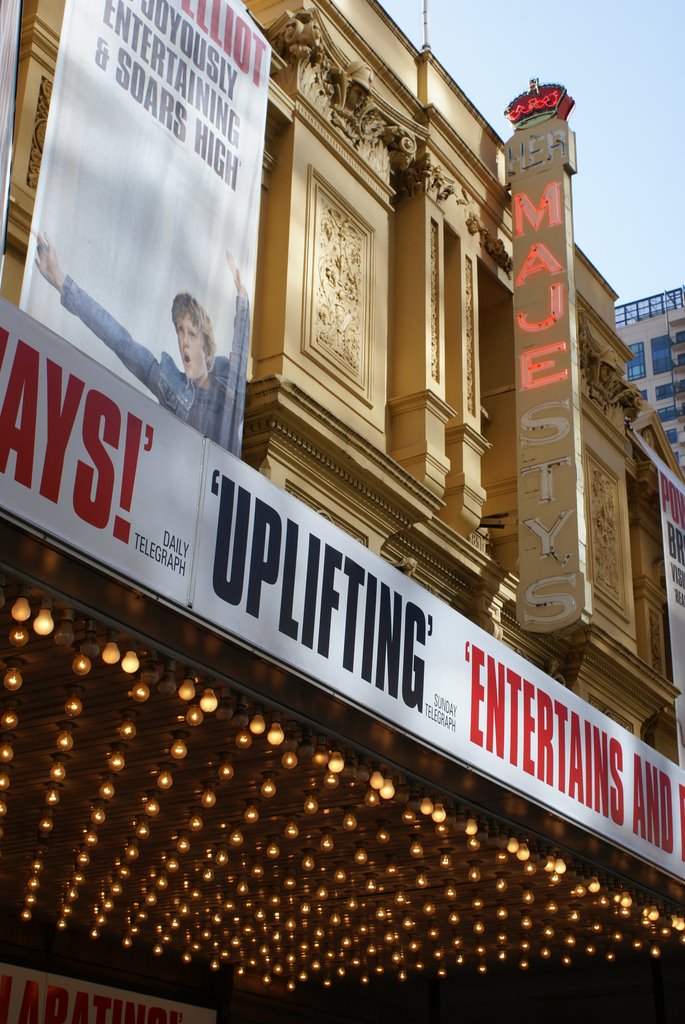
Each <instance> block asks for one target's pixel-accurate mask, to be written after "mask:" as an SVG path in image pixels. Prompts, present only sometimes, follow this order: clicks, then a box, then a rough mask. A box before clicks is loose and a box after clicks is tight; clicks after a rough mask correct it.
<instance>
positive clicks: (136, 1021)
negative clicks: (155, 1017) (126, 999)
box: [124, 1003, 145, 1024]
mask: <svg viewBox="0 0 685 1024" xmlns="http://www.w3.org/2000/svg"><path fill="white" fill-rule="evenodd" d="M124 1024H145V1007H144V1006H143V1004H142V1003H139V1004H138V1005H137V1006H136V1004H135V1003H126V1014H125V1016H124Z"/></svg>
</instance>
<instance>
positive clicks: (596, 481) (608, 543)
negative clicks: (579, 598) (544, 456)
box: [588, 462, 623, 607]
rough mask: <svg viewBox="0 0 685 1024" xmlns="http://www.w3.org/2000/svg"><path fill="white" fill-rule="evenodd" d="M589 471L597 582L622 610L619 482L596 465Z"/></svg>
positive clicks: (594, 577)
mask: <svg viewBox="0 0 685 1024" xmlns="http://www.w3.org/2000/svg"><path fill="white" fill-rule="evenodd" d="M588 470H589V472H588V491H589V497H590V521H591V529H592V555H593V562H594V571H593V579H594V583H595V586H597V587H599V588H600V589H601V590H604V591H605V592H606V593H607V594H609V595H610V596H611V598H612V599H614V600H615V601H616V602H617V603H618V604H619V605H620V606H621V607H623V588H622V586H621V579H620V576H619V566H620V565H621V559H620V550H619V547H620V545H619V533H618V487H617V482H616V480H615V479H614V478H613V477H611V476H609V474H608V473H606V472H605V471H604V470H603V469H601V468H600V467H599V466H598V465H596V464H595V463H593V462H590V463H589V466H588Z"/></svg>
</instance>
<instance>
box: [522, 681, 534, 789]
mask: <svg viewBox="0 0 685 1024" xmlns="http://www.w3.org/2000/svg"><path fill="white" fill-rule="evenodd" d="M534 700H535V687H534V686H533V684H532V683H529V682H528V680H527V679H524V680H523V764H522V767H523V770H524V772H526V773H527V774H528V775H534V774H535V762H534V761H533V758H532V756H531V743H532V740H533V736H534V734H535V716H534V715H533V701H534Z"/></svg>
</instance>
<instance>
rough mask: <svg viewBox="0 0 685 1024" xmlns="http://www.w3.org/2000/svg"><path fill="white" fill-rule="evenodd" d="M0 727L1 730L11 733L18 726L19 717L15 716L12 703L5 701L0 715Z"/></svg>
mask: <svg viewBox="0 0 685 1024" xmlns="http://www.w3.org/2000/svg"><path fill="white" fill-rule="evenodd" d="M0 725H2V727H3V729H7V731H8V732H11V731H12V730H13V729H16V727H17V726H18V725H19V715H18V714H17V708H16V705H15V704H14V702H13V701H7V702H6V703H5V704H4V705H3V711H2V715H0Z"/></svg>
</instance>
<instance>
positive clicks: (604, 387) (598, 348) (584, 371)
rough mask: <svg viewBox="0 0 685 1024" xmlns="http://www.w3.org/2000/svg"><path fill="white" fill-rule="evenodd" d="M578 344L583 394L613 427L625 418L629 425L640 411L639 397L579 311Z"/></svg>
mask: <svg viewBox="0 0 685 1024" xmlns="http://www.w3.org/2000/svg"><path fill="white" fill-rule="evenodd" d="M578 342H579V347H580V371H581V377H582V382H583V388H584V391H585V393H586V394H587V395H588V397H589V398H590V399H591V400H592V401H593V402H594V403H595V405H597V406H598V407H599V408H600V409H601V410H602V412H603V413H604V415H605V416H607V417H608V418H609V419H611V420H612V421H613V422H614V423H616V425H617V426H622V425H623V422H624V420H626V419H628V420H630V421H631V422H632V421H633V420H634V419H635V417H636V416H637V414H638V412H639V411H640V407H641V405H642V396H641V394H640V392H639V391H638V389H637V388H636V387H635V386H634V385H633V384H629V383H628V381H627V380H626V379H625V377H624V375H623V374H624V368H623V366H621V365H620V363H619V361H618V357H617V356H616V355H615V353H614V352H613V351H612V350H611V349H610V348H609V347H608V346H606V345H602V343H601V342H600V341H598V340H597V338H596V337H595V335H594V334H593V333H592V331H591V330H590V325H589V324H588V320H587V316H586V315H585V312H584V311H583V310H581V311H580V312H579V314H578Z"/></svg>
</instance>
